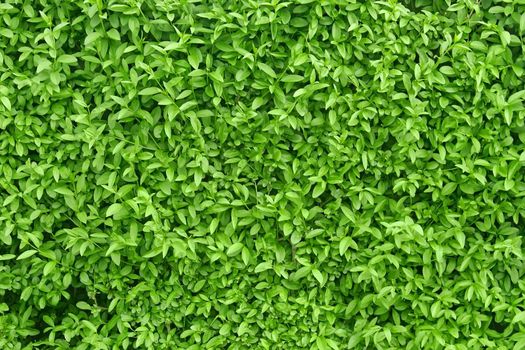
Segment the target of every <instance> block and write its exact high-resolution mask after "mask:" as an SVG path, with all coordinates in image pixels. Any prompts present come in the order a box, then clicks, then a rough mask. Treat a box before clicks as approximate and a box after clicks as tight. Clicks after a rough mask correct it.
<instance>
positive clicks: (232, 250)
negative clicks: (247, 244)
mask: <svg viewBox="0 0 525 350" xmlns="http://www.w3.org/2000/svg"><path fill="white" fill-rule="evenodd" d="M243 247H244V244H242V243H240V242H237V243H234V244H232V245H231V246H230V247H229V248H228V251H227V252H226V255H228V256H235V255H237V254H239V253H240V252H241V250H242V248H243Z"/></svg>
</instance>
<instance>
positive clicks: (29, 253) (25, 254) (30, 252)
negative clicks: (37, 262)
mask: <svg viewBox="0 0 525 350" xmlns="http://www.w3.org/2000/svg"><path fill="white" fill-rule="evenodd" d="M36 253H37V251H36V250H34V249H29V250H26V251H25V252H23V253H22V254H20V255H19V256H18V258H16V260H22V259H27V258H29V257H31V256H33V255H35V254H36Z"/></svg>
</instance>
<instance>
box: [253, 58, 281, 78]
mask: <svg viewBox="0 0 525 350" xmlns="http://www.w3.org/2000/svg"><path fill="white" fill-rule="evenodd" d="M257 67H259V69H260V70H262V71H263V72H264V73H266V74H267V75H269V76H270V77H272V78H277V74H275V71H274V70H273V68H272V67H270V66H269V65H267V64H266V63H263V62H257Z"/></svg>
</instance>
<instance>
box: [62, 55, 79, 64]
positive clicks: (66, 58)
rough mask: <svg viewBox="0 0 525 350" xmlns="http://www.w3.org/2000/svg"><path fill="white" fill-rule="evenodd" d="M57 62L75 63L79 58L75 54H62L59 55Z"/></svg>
mask: <svg viewBox="0 0 525 350" xmlns="http://www.w3.org/2000/svg"><path fill="white" fill-rule="evenodd" d="M57 62H59V63H66V64H73V63H77V58H76V57H75V56H73V55H61V56H59V57H58V59H57Z"/></svg>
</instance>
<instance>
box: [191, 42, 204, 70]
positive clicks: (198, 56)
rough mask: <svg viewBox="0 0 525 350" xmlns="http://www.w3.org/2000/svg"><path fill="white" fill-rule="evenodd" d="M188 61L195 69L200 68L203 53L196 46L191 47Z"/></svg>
mask: <svg viewBox="0 0 525 350" xmlns="http://www.w3.org/2000/svg"><path fill="white" fill-rule="evenodd" d="M188 62H189V63H190V65H191V66H192V67H193V69H198V68H199V64H200V63H201V62H202V53H201V51H200V50H199V49H197V48H196V47H190V48H189V49H188Z"/></svg>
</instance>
